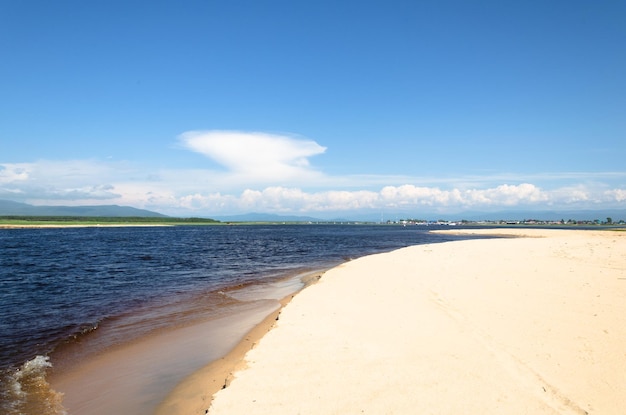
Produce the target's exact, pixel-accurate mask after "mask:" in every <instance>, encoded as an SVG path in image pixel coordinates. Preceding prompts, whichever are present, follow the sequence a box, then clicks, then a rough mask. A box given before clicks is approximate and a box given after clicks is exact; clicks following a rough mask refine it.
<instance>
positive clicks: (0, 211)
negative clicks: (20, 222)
mask: <svg viewBox="0 0 626 415" xmlns="http://www.w3.org/2000/svg"><path fill="white" fill-rule="evenodd" d="M0 216H99V217H116V218H117V217H144V218H154V217H163V218H165V217H167V216H166V215H162V214H160V213H157V212H153V211H150V210H145V209H137V208H134V207H130V206H118V205H98V206H33V205H29V204H27V203H19V202H13V201H10V200H1V199H0Z"/></svg>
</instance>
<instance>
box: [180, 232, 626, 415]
mask: <svg viewBox="0 0 626 415" xmlns="http://www.w3.org/2000/svg"><path fill="white" fill-rule="evenodd" d="M479 232H484V231H479ZM494 232H495V233H505V234H509V235H511V234H515V235H524V236H531V237H530V238H515V239H489V240H472V241H458V242H449V243H444V244H432V245H420V246H414V247H409V248H405V249H400V250H397V251H394V252H391V253H385V254H378V255H372V256H368V257H363V258H360V259H357V260H354V261H351V262H348V263H346V264H344V265H341V266H339V267H337V268H335V269H332V270H330V271H328V272H326V273H325V274H324V276H323V277H322V279H321V280H320V281H319V282H318V283H317V284H315V285H312V286H310V287H309V288H307V289H305V290H304V291H302V292H301V293H299V294H298V295H297V296H296V297H295V298H294V299H293V300H292V301H291V302H290V303H289V304H288V305H286V306H285V307H284V308H283V309H282V311H281V313H280V316H279V319H278V321H275V323H274V327H273V329H272V330H271V331H269V333H267V334H266V335H265V336H264V337H263V338H262V339H261V340H260V341H259V343H258V344H257V345H256V346H255V347H254V348H253V349H252V350H250V351H249V352H248V353H247V355H246V356H245V361H244V362H243V363H245V366H246V368H245V369H243V370H240V371H237V372H236V373H235V375H234V379H232V381H231V382H230V384H229V385H228V386H227V387H226V388H225V389H223V390H221V391H219V392H218V393H217V394H216V395H215V396H214V399H213V402H212V404H211V409H210V411H209V413H211V414H229V415H233V414H273V415H275V414H295V413H299V414H357V413H359V414H360V413H371V414H382V413H393V414H416V413H432V414H459V413H489V414H494V413H502V414H522V413H528V414H585V413H589V414H594V413H596V414H622V413H624V411H625V410H626V403H624V399H623V396H624V391H625V390H626V232H612V231H604V232H601V231H559V230H532V229H524V230H510V229H507V230H489V233H494ZM197 381H199V380H197ZM189 399H191V400H194V399H195V400H196V405H195V408H197V409H194V412H185V413H187V414H190V413H198V414H200V413H204V410H205V409H206V407H207V406H204V407H202V405H201V404H203V403H204V404H205V405H206V403H207V401H206V396H204V399H205V401H204V402H199V400H200V396H193V397H191V396H190V397H189ZM198 402H199V403H198ZM171 413H174V412H171ZM178 413H182V412H178Z"/></svg>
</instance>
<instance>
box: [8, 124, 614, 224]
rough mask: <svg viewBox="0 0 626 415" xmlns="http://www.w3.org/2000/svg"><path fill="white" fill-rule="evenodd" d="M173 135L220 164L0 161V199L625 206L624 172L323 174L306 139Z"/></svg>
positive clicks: (432, 207) (331, 210)
mask: <svg viewBox="0 0 626 415" xmlns="http://www.w3.org/2000/svg"><path fill="white" fill-rule="evenodd" d="M179 140H180V143H182V144H183V145H184V148H186V149H188V150H192V151H194V152H197V153H200V154H202V155H205V156H207V157H209V158H211V159H213V160H215V161H217V162H219V163H220V164H221V165H223V166H224V167H225V169H223V170H221V171H217V170H215V169H211V168H208V167H207V168H194V169H191V168H154V167H153V166H152V167H151V166H145V165H139V164H134V163H131V162H124V161H122V162H119V161H112V160H62V161H55V160H53V161H50V160H41V161H36V162H32V163H12V164H11V163H5V164H1V163H0V198H4V199H11V200H16V201H23V202H27V203H33V204H39V205H42V204H51V205H54V204H70V205H87V204H104V203H106V204H119V205H130V206H135V207H140V208H147V209H152V210H156V211H159V212H162V213H166V214H170V215H178V216H218V215H229V214H236V213H246V212H251V211H257V212H275V213H293V214H310V215H316V214H320V215H333V214H335V213H341V214H342V215H343V216H346V217H347V216H350V213H351V212H365V211H369V212H382V211H393V210H396V211H402V212H416V214H418V213H419V212H425V211H429V212H444V211H448V212H452V211H458V212H460V211H464V210H499V209H500V210H503V209H510V208H515V209H546V208H550V209H589V208H598V207H602V208H621V209H626V189H624V180H626V173H623V172H592V173H586V174H585V173H580V172H575V173H571V172H569V173H568V172H566V173H543V174H542V173H535V174H527V175H523V176H522V175H514V174H511V173H501V174H494V175H485V176H458V177H453V176H452V175H450V176H448V177H438V178H437V177H423V176H408V175H407V176H397V175H396V176H391V175H389V176H385V175H344V176H328V175H325V174H323V173H322V172H319V171H317V170H315V169H314V168H312V167H311V165H310V164H309V158H310V157H313V156H315V155H319V154H322V153H323V152H324V151H325V148H324V147H322V146H320V145H319V144H317V143H315V142H314V141H310V140H303V139H296V138H292V137H286V136H281V135H272V134H264V133H246V132H237V131H206V132H201V131H200V132H188V133H185V134H183V135H181V136H180V137H179ZM312 189H315V190H312Z"/></svg>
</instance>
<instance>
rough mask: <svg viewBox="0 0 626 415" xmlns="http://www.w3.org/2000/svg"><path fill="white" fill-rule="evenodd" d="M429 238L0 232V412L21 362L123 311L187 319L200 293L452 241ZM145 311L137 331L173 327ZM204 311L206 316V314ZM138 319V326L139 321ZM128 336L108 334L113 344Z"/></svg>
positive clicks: (318, 228)
mask: <svg viewBox="0 0 626 415" xmlns="http://www.w3.org/2000/svg"><path fill="white" fill-rule="evenodd" d="M430 229H432V227H430V228H426V227H424V228H421V227H417V226H408V227H402V226H390V225H370V226H366V225H267V226H262V225H254V226H199V227H193V226H190V227H182V226H179V227H119V228H115V227H93V228H58V229H0V369H2V370H3V373H4V374H3V376H4V377H2V378H1V379H0V381H2V382H3V385H2V388H0V389H2V390H0V399H2V401H1V402H0V412H2V411H3V410H4V411H5V412H7V413H11V412H10V411H9V410H8V409H7V408H8V407H9V406H11V405H14V403H13V402H11V400H13V399H15V394H14V393H13V392H14V391H13V392H11V391H7V390H6V389H7V388H8V386H9V383H10V382H9V381H7V379H8V378H7V376H12V378H11V379H12V380H11V382H13V384H15V374H16V373H18V372H20V371H21V373H23V372H25V369H24V366H22V365H24V364H25V362H30V364H33V365H34V366H36V368H37V369H38V370H43V369H45V366H46V365H47V361H46V360H45V359H46V356H48V355H49V354H50V353H51V352H53V351H54V350H55V349H56V348H58V347H61V346H62V345H64V344H67V343H68V342H71V341H73V340H74V339H76V338H80V337H81V336H86V335H88V333H89V332H91V331H92V330H94V329H95V328H97V327H103V323H106V322H107V321H109V320H115V319H116V318H119V316H123V315H125V314H127V313H129V311H131V310H141V309H145V308H146V307H147V308H149V307H150V305H154V304H159V305H161V306H162V305H163V304H165V305H167V304H178V305H177V306H176V307H161V308H159V310H162V313H168V312H172V310H176V312H177V313H181V315H185V316H188V317H189V318H193V317H194V316H193V313H192V312H190V311H189V310H188V312H186V313H185V312H181V308H180V304H181V303H184V302H185V299H187V298H192V297H193V296H197V295H199V294H202V295H203V296H205V298H215V301H216V302H219V301H220V300H219V297H217V296H215V297H211V296H210V294H211V293H216V292H220V291H221V290H225V289H230V288H231V287H234V286H241V285H246V284H258V283H263V282H264V281H273V280H275V279H276V278H281V277H285V276H288V275H290V274H296V273H298V272H303V271H306V270H314V269H324V268H328V267H330V266H333V265H336V264H339V263H341V262H344V261H346V260H348V259H351V258H356V257H359V256H363V255H367V254H371V253H376V252H383V251H389V250H392V249H396V248H400V247H404V246H409V245H415V244H423V243H433V242H443V241H447V240H453V239H460V237H455V236H452V235H445V236H444V235H439V234H430V233H428V230H430ZM464 239H467V237H464ZM189 303H190V304H191V303H192V302H189ZM214 305H215V307H219V304H214ZM150 310H151V311H150V313H145V316H146V321H143V322H141V324H137V327H141V328H142V330H148V331H149V330H150V328H151V327H156V326H158V325H159V324H162V322H164V321H165V322H167V321H171V320H168V319H167V318H163V319H161V318H159V316H158V315H155V312H154V308H151V309H150ZM190 310H191V309H190ZM207 310H209V311H210V310H212V309H211V307H210V305H208V306H207ZM213 310H214V309H213ZM192 311H193V310H192ZM137 315H138V317H137V318H138V319H141V313H137ZM165 317H167V316H165ZM140 331H141V330H139V329H138V332H139V334H142V333H140ZM135 334H137V333H135ZM127 335H128V336H130V334H129V333H128V332H120V333H111V336H112V338H115V339H116V340H115V341H118V342H121V341H124V337H125V336H127ZM37 356H40V357H38V358H36V357H37Z"/></svg>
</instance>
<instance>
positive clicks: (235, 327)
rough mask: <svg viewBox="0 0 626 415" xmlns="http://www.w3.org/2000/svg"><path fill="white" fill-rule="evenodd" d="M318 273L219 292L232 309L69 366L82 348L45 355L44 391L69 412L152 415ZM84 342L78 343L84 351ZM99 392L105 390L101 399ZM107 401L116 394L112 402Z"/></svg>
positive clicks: (137, 340)
mask: <svg viewBox="0 0 626 415" xmlns="http://www.w3.org/2000/svg"><path fill="white" fill-rule="evenodd" d="M321 272H323V271H322V270H317V271H312V270H311V271H307V272H304V273H298V274H294V275H291V276H289V277H285V278H282V279H277V280H273V281H270V282H266V283H262V284H257V285H250V286H245V287H241V288H235V289H233V290H230V291H228V294H224V295H228V296H229V297H232V298H233V300H234V303H233V306H235V308H232V306H231V307H230V308H228V309H227V310H224V311H223V312H222V313H220V314H219V316H218V317H212V318H211V319H203V320H197V321H195V322H191V323H190V324H185V325H182V326H179V327H172V328H170V329H165V330H158V331H156V332H154V333H153V334H149V335H145V336H142V337H139V338H137V339H136V340H133V341H131V342H129V343H124V344H121V345H117V346H113V347H109V348H107V349H104V350H102V351H101V352H98V353H96V354H89V355H88V356H87V358H86V359H84V358H83V359H79V360H78V361H72V359H74V357H73V356H74V354H75V350H73V348H74V347H83V346H81V345H77V346H70V348H64V349H62V350H59V351H57V353H53V354H52V355H51V357H52V363H53V368H52V371H51V372H50V373H49V376H48V378H49V383H50V386H51V388H52V389H51V392H52V393H55V394H56V393H60V394H62V395H64V398H63V401H62V405H63V407H64V408H65V409H66V410H68V411H69V413H70V414H81V415H105V414H110V413H154V411H156V410H157V408H158V407H159V406H160V405H161V403H162V402H163V400H164V399H165V398H166V397H167V396H168V395H169V394H170V393H171V391H172V389H175V388H176V387H177V385H178V384H180V383H181V382H183V381H184V380H185V379H187V378H188V377H189V376H192V375H193V373H195V372H196V371H197V370H198V368H202V367H205V366H206V365H207V364H208V365H211V364H212V363H214V362H216V361H220V360H222V359H224V357H223V356H224V355H227V354H229V353H231V351H232V350H233V349H235V350H236V349H238V348H239V344H240V343H245V341H246V340H245V339H246V338H247V337H248V335H246V333H251V332H255V330H257V327H258V326H259V325H262V322H263V321H265V320H267V319H268V318H269V317H267V316H272V315H273V314H274V313H276V312H277V311H278V310H280V307H282V303H283V302H284V301H287V300H288V299H289V298H290V297H291V296H292V295H294V293H296V292H298V291H299V290H301V289H302V288H303V287H304V286H305V284H306V283H307V281H312V280H315V279H316V278H318V276H319V274H320V273H321ZM251 289H252V290H253V291H251V292H249V291H250V290H251ZM259 290H260V291H259ZM257 297H260V298H257ZM89 341H90V340H88V342H87V343H86V344H85V346H87V347H89V345H90V343H89ZM181 356H184V359H181ZM68 359H69V360H68ZM103 390H104V391H107V393H106V394H104V395H103V394H102V393H101V391H103ZM107 396H109V397H110V396H115V400H111V399H107Z"/></svg>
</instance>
